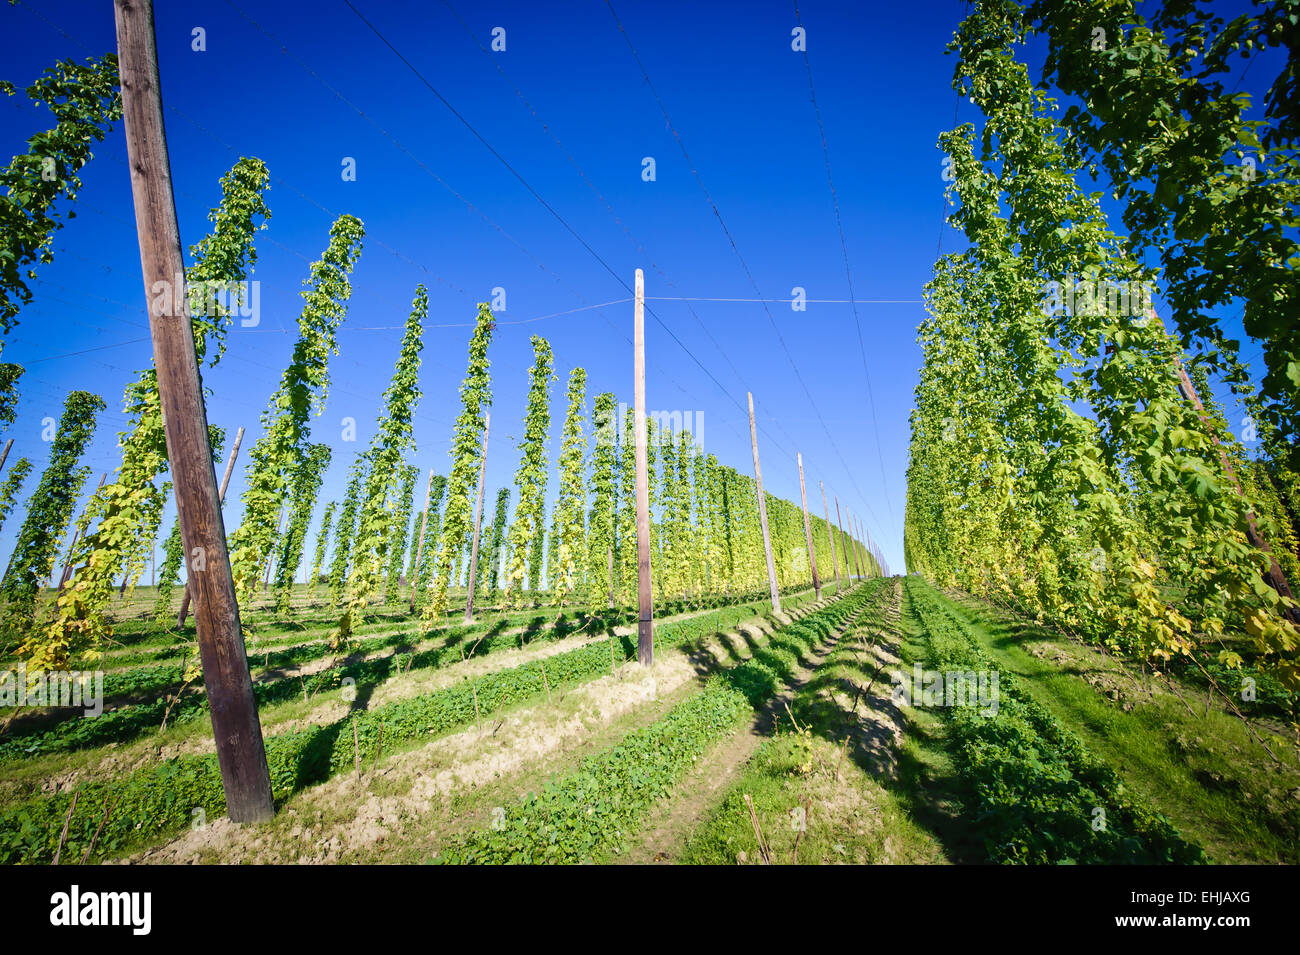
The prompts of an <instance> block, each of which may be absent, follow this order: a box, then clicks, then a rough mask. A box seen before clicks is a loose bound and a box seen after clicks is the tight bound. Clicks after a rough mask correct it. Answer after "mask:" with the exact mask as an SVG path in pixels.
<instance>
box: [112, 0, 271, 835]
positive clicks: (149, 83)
mask: <svg viewBox="0 0 1300 955" xmlns="http://www.w3.org/2000/svg"><path fill="white" fill-rule="evenodd" d="M113 10H114V15H115V20H116V25H117V50H118V61H119V73H120V79H121V86H122V114H123V124H124V126H125V131H126V146H127V158H128V160H129V166H130V170H131V192H132V196H133V198H134V200H135V220H136V231H137V233H138V235H139V241H140V264H141V267H142V270H143V273H144V292H145V300H146V301H147V302H148V303H149V331H150V335H151V337H152V338H153V349H154V366H155V367H156V368H157V370H158V394H159V397H160V399H161V405H162V411H163V421H164V428H165V431H166V436H167V458H168V461H169V463H170V466H171V472H172V481H173V486H174V487H175V489H176V503H177V509H178V510H179V512H180V525H181V536H182V538H183V539H184V541H185V553H186V554H187V555H188V556H189V560H190V567H191V573H190V575H189V577H190V582H191V585H192V589H193V591H194V594H195V597H196V598H197V603H198V607H197V612H196V614H195V616H196V618H197V620H196V622H197V626H198V643H199V657H200V659H201V661H202V664H203V683H204V686H205V687H206V689H207V698H208V702H209V707H210V711H211V716H212V730H213V737H214V738H215V741H216V749H217V764H218V765H219V766H220V768H221V782H222V785H223V787H224V788H225V794H226V808H227V811H228V813H229V815H230V818H231V820H232V821H233V822H263V821H266V820H269V819H270V818H271V817H272V816H273V815H274V813H275V805H274V802H273V801H272V798H271V775H270V772H269V771H268V770H267V765H266V748H265V745H264V744H263V742H262V727H261V724H260V723H259V721H258V717H257V702H256V700H255V699H254V697H253V682H252V678H251V677H250V676H249V672H248V660H247V658H246V656H245V653H244V638H243V635H242V633H241V632H240V624H239V604H238V603H237V602H236V601H235V585H234V580H233V579H232V577H231V574H230V555H229V554H228V553H227V551H226V531H225V526H224V524H223V522H222V519H221V504H220V502H219V500H218V497H217V480H216V475H215V474H213V472H212V448H211V446H210V444H209V443H208V421H207V412H206V410H205V409H204V406H203V385H202V383H201V382H200V380H199V365H198V360H197V357H196V356H195V352H194V331H193V329H192V328H191V326H190V315H189V303H188V301H187V297H186V295H185V272H184V260H183V259H182V255H181V239H180V229H179V227H178V225H177V222H176V204H175V198H174V196H173V194H172V184H171V167H170V164H169V160H168V156H167V140H166V137H165V133H164V130H163V114H162V92H161V90H160V88H159V83H158V51H157V46H156V44H155V40H154V25H153V3H152V2H151V0H115V2H114V5H113ZM168 290H170V294H166V293H167V291H168Z"/></svg>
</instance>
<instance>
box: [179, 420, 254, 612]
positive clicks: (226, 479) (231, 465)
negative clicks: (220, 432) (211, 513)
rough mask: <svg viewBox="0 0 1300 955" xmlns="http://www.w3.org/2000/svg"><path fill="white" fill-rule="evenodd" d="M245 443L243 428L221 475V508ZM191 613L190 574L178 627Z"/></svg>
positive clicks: (237, 432) (186, 582)
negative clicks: (237, 459) (236, 460)
mask: <svg viewBox="0 0 1300 955" xmlns="http://www.w3.org/2000/svg"><path fill="white" fill-rule="evenodd" d="M243 443H244V429H243V427H242V426H241V427H240V428H239V430H238V431H236V432H235V443H234V444H232V445H231V446H230V455H229V456H228V457H227V458H226V473H225V474H223V475H221V490H220V491H219V492H218V494H217V504H218V506H220V505H221V504H224V503H225V502H226V488H228V487H230V475H231V474H232V473H233V472H234V470H235V458H237V457H239V446H240V445H241V444H243ZM189 612H190V581H189V574H186V575H185V595H184V596H183V597H181V612H180V613H179V614H177V616H176V626H178V627H183V626H184V625H185V618H186V616H188V614H189Z"/></svg>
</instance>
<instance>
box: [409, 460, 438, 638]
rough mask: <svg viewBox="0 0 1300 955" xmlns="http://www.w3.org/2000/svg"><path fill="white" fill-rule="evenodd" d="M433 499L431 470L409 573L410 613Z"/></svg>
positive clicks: (413, 604) (430, 469)
mask: <svg viewBox="0 0 1300 955" xmlns="http://www.w3.org/2000/svg"><path fill="white" fill-rule="evenodd" d="M432 497H433V468H429V483H428V484H426V485H425V487H424V514H423V515H422V516H421V517H420V540H419V542H417V543H416V545H415V569H414V570H412V571H411V603H410V607H411V613H415V589H416V588H417V587H418V586H419V585H420V558H421V557H423V556H424V530H425V528H426V527H428V526H429V501H430V500H431V499H432Z"/></svg>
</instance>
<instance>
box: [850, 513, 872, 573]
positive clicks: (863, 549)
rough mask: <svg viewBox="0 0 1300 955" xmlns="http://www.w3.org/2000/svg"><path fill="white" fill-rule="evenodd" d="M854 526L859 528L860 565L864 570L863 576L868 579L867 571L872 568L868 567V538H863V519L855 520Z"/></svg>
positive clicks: (856, 518) (857, 518)
mask: <svg viewBox="0 0 1300 955" xmlns="http://www.w3.org/2000/svg"><path fill="white" fill-rule="evenodd" d="M853 526H854V527H856V528H857V544H858V565H859V566H860V567H861V568H862V576H863V577H866V576H867V571H868V570H870V568H869V567H868V566H867V545H866V543H865V541H866V538H864V537H863V536H862V518H860V517H855V518H853Z"/></svg>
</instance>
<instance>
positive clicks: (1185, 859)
mask: <svg viewBox="0 0 1300 955" xmlns="http://www.w3.org/2000/svg"><path fill="white" fill-rule="evenodd" d="M907 587H908V588H909V590H910V591H911V597H912V607H913V609H914V610H915V612H916V614H917V616H918V617H919V618H920V622H921V625H922V627H923V628H924V631H925V639H926V651H927V667H928V668H929V669H931V670H937V671H941V672H943V673H971V674H972V675H973V674H974V673H975V672H985V673H990V672H994V671H997V667H996V665H995V663H994V661H993V660H992V659H991V658H990V657H989V656H988V655H987V654H986V653H985V652H984V651H983V650H982V649H981V648H980V646H979V644H978V641H977V639H976V638H975V636H974V635H973V634H972V633H971V632H970V630H969V628H968V626H967V625H966V623H965V622H964V621H963V620H962V619H961V618H960V617H959V616H957V615H956V614H954V613H953V612H952V611H951V610H949V609H947V608H946V607H945V606H944V604H943V602H942V600H941V599H940V598H939V597H938V596H937V595H936V594H935V593H934V592H933V590H931V589H930V588H929V586H928V585H926V584H924V583H921V582H919V581H915V580H909V581H908V583H907ZM998 676H999V687H998V695H997V707H996V712H995V713H993V714H992V715H990V710H989V709H988V708H981V707H975V706H960V705H958V706H946V707H943V708H942V711H941V712H942V718H943V720H944V722H945V723H946V724H947V731H948V732H947V737H948V742H949V744H950V746H951V748H952V754H953V758H954V760H955V762H956V766H957V770H958V775H959V776H960V778H961V779H962V780H963V782H964V784H965V787H966V792H965V794H966V810H967V819H968V822H969V824H970V826H971V827H972V828H973V829H974V831H975V834H977V835H978V837H979V838H981V839H982V841H983V843H984V849H985V857H986V861H988V862H996V863H1006V862H1011V863H1034V864H1042V863H1049V864H1052V863H1138V864H1152V863H1195V862H1201V861H1204V855H1203V853H1202V850H1201V849H1200V848H1199V847H1197V846H1195V845H1192V844H1191V843H1189V842H1187V841H1186V840H1185V839H1184V838H1183V837H1182V836H1181V835H1180V834H1179V833H1178V831H1177V830H1175V828H1174V827H1173V826H1172V825H1171V824H1170V823H1169V821H1168V820H1167V819H1166V818H1165V817H1163V816H1161V815H1159V814H1158V813H1155V812H1153V811H1151V810H1150V809H1149V808H1147V807H1146V806H1145V805H1144V804H1143V803H1142V802H1141V801H1140V800H1138V799H1136V798H1135V797H1134V796H1133V794H1131V793H1130V792H1129V791H1128V790H1127V788H1126V787H1125V785H1124V783H1123V781H1122V780H1121V778H1120V776H1119V775H1118V774H1117V773H1116V772H1115V771H1114V770H1113V769H1111V768H1110V767H1108V766H1107V765H1105V764H1104V763H1102V762H1101V761H1100V760H1098V759H1097V758H1096V757H1095V756H1094V755H1093V754H1092V753H1091V752H1090V751H1089V750H1088V749H1087V748H1086V747H1085V746H1084V745H1083V743H1082V742H1081V741H1080V739H1079V738H1078V736H1076V735H1075V734H1074V733H1072V732H1070V731H1069V730H1068V729H1066V727H1065V726H1063V725H1062V724H1061V722H1060V721H1059V720H1057V719H1056V718H1055V717H1054V716H1053V715H1052V714H1051V712H1050V711H1049V710H1048V709H1047V708H1046V707H1045V706H1043V705H1042V704H1041V703H1040V702H1039V701H1038V700H1037V699H1035V697H1034V696H1033V694H1032V693H1031V692H1030V691H1029V689H1028V687H1027V686H1026V685H1024V684H1022V683H1021V681H1020V680H1019V679H1018V678H1017V677H1016V676H1015V675H1013V674H1011V673H1009V672H1005V671H999V672H998ZM913 702H916V701H913Z"/></svg>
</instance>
